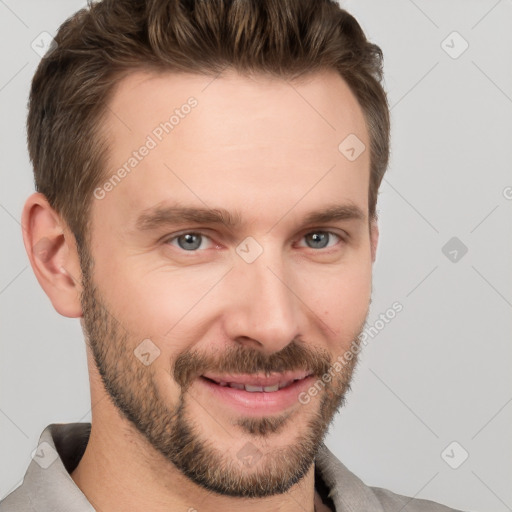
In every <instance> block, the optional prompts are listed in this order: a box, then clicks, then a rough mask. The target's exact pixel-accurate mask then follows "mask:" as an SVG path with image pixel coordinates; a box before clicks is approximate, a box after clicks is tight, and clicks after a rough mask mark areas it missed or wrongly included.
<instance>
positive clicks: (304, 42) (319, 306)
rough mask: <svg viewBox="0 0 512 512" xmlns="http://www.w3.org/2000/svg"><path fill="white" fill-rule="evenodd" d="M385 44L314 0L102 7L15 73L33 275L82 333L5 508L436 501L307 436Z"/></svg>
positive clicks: (319, 410) (350, 352)
mask: <svg viewBox="0 0 512 512" xmlns="http://www.w3.org/2000/svg"><path fill="white" fill-rule="evenodd" d="M381 58H382V54H381V52H380V49H379V48H378V47H377V46H375V45H373V44H371V43H369V42H368V41H367V40H366V38H365V36H364V34H363V32H362V30H361V28H360V27H359V25H358V24H357V22H356V20H355V19H354V18H353V17H351V16H350V15H349V14H348V13H347V12H345V11H343V10H341V9H340V8H339V6H338V5H337V4H336V3H335V2H332V1H329V0H252V1H249V0H247V1H244V2H242V1H240V0H235V1H231V0H224V1H221V0H210V1H205V0H197V1H184V0H182V1H180V0H169V1H165V0H159V1H157V0H147V1H143V0H135V1H134V0H104V1H103V2H99V3H95V4H92V5H90V6H89V8H88V9H84V10H82V11H79V12H78V13H77V14H76V15H75V16H73V17H72V18H70V19H69V20H67V21H66V22H65V23H64V24H63V25H62V26H61V28H60V30H59V32H58V34H57V36H56V45H55V46H54V47H53V48H52V49H51V50H50V51H49V53H48V54H47V56H46V57H45V58H44V59H43V60H42V62H41V64H40V66H39V68H38V70H37V72H36V75H35V77H34V79H33V83H32V89H31V95H30V105H29V115H28V124H27V126H28V145H29V152H30V156H31V160H32V162H33V165H34V173H35V180H36V189H37V192H36V193H35V194H33V195H32V196H30V197H29V199H28V200H27V202H26V204H25V208H24V211H23V218H22V225H23V229H24V231H23V236H24V241H25V246H26V248H27V251H28V255H29V258H30V262H31V264H32V267H33V269H34V272H35V275H36V277H37V279H38V281H39V283H40V284H41V286H42V287H43V289H44V290H45V292H46V294H47V295H48V297H49V298H50V300H51V301H52V304H53V306H54V307H55V309H56V310H57V311H58V312H59V313H60V314H62V315H64V316H67V317H73V318H80V319H81V323H82V327H83V330H84V334H85V337H86V341H87V355H88V367H89V373H90V385H91V402H92V423H91V424H86V423H74V424H52V425H49V426H48V427H47V428H46V429H45V430H44V432H43V433H42V435H41V439H40V443H39V446H38V449H37V450H36V453H35V455H34V460H33V461H32V462H31V464H30V466H29V468H28V471H27V474H26V477H25V480H24V482H23V484H22V485H21V486H20V487H19V488H17V489H16V490H15V491H14V492H13V493H11V494H10V495H9V496H7V497H6V499H5V500H4V501H3V502H2V503H1V504H0V510H2V511H15V510H16V511H24V510H26V511H32V510H40V511H50V510H67V511H71V510H72V511H77V512H81V511H85V510H99V511H104V512H117V511H126V510H145V511H151V512H157V511H164V510H165V511H169V510H188V511H193V510H197V511H201V512H202V511H205V512H206V511H213V510H248V511H259V510H265V511H266V510H279V511H291V510H293V511H297V510H304V511H306V512H312V511H314V510H316V511H318V512H320V511H326V510H333V511H334V510H337V511H340V510H351V511H388V510H389V511H391V510H393V511H398V510H402V509H405V508H406V507H407V508H406V509H407V510H417V511H424V510H429V511H430V510H431V511H448V510H452V509H449V508H447V507H444V506H442V505H438V504H436V503H434V502H431V501H426V500H418V499H412V498H408V497H404V496H400V495H397V494H394V493H392V492H391V491H387V490H384V489H380V488H371V487H367V486H366V485H364V484H363V482H361V480H359V479H358V478H357V477H356V476H355V475H354V474H352V473H351V472H350V471H349V470H348V469H347V468H346V467H345V466H343V465H342V464H341V462H339V461H338V460H337V459H336V458H335V457H334V455H333V454H332V453H331V452H330V451H329V450H328V449H327V447H326V446H325V445H324V444H323V439H324V436H325V433H326V431H327V429H328V426H329V424H330V423H331V421H332V419H333V417H334V415H335V413H336V412H337V411H338V410H339V409H340V407H341V406H342V404H343V403H344V399H345V396H346V393H347V392H348V390H349V389H350V381H351V377H352V374H353V371H354V368H355V366H356V363H357V359H358V353H359V351H360V349H361V338H362V334H363V328H364V325H365V322H366V319H367V315H368V309H369V303H370V298H371V278H372V264H373V262H374V261H375V256H376V250H377V242H378V225H377V218H376V202H377V193H378V188H379V185H380V182H381V180H382V177H383V174H384V172H385V170H386V166H387V161H388V154H389V112H388V107H387V101H386V95H385V92H384V91H383V89H382V86H381V84H380V80H381V77H382V67H381V66H382V60H381Z"/></svg>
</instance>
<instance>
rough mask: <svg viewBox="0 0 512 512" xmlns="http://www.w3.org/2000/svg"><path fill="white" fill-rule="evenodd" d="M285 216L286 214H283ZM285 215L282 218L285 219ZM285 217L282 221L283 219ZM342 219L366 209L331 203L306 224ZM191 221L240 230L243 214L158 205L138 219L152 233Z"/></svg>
mask: <svg viewBox="0 0 512 512" xmlns="http://www.w3.org/2000/svg"><path fill="white" fill-rule="evenodd" d="M284 216H286V214H285V215H284ZM284 216H283V217H284ZM283 217H282V218H283ZM340 220H357V221H364V220H366V215H365V214H364V212H363V210H361V208H359V207H358V206H356V205H354V204H345V205H343V204H330V205H327V206H325V207H323V208H321V209H319V210H314V211H311V212H309V213H307V214H306V215H305V216H304V218H303V219H302V223H303V224H308V225H309V224H322V223H327V222H333V221H340ZM186 222H190V223H193V224H209V225H220V224H224V225H225V226H227V227H228V228H230V229H233V230H234V229H239V228H241V226H242V225H243V224H244V222H243V221H242V216H241V214H240V212H238V211H234V212H230V211H229V210H226V209H224V208H197V207H186V206H174V205H170V206H156V207H153V208H149V209H148V210H145V211H143V212H142V213H141V215H140V216H139V217H138V218H137V220H136V224H135V225H136V227H137V229H138V230H140V231H150V230H154V229H157V228H159V227H161V226H170V225H176V224H181V223H186Z"/></svg>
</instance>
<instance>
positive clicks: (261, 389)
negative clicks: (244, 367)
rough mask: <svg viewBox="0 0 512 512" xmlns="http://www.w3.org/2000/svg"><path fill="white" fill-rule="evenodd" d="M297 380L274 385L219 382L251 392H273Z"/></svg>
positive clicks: (219, 383)
mask: <svg viewBox="0 0 512 512" xmlns="http://www.w3.org/2000/svg"><path fill="white" fill-rule="evenodd" d="M296 380H300V379H295V380H288V381H286V382H281V383H280V384H274V385H273V386H251V385H250V384H239V383H237V382H224V381H221V382H217V384H218V385H219V386H222V387H230V388H235V389H243V390H245V391H248V392H249V393H261V392H265V393H273V392H275V391H279V390H280V389H283V388H286V387H287V386H289V385H290V384H293V383H294V382H295V381H296Z"/></svg>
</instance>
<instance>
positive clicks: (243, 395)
mask: <svg viewBox="0 0 512 512" xmlns="http://www.w3.org/2000/svg"><path fill="white" fill-rule="evenodd" d="M313 380H314V376H313V374H312V373H311V372H306V371H300V372H283V373H280V374H275V375H270V376H265V375H249V374H245V375H240V374H239V375H220V374H219V375H217V374H210V373H209V374H205V375H202V376H201V377H200V378H199V379H198V382H199V384H200V385H201V386H202V387H203V388H205V391H207V392H209V393H210V395H213V399H214V400H216V401H218V402H220V403H221V404H222V405H224V406H227V407H228V408H229V409H231V410H232V409H235V410H236V411H237V412H242V413H243V414H245V415H249V416H258V415H262V414H272V413H277V412H283V411H284V410H286V409H288V408H290V407H292V406H294V405H296V404H298V403H299V401H298V396H299V394H300V393H301V392H302V391H303V390H304V389H307V387H308V386H310V385H311V383H312V381H313Z"/></svg>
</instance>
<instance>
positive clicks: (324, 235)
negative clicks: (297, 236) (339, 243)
mask: <svg viewBox="0 0 512 512" xmlns="http://www.w3.org/2000/svg"><path fill="white" fill-rule="evenodd" d="M332 236H334V237H336V238H338V239H339V240H343V238H342V237H341V235H338V234H337V233H334V232H332V231H311V232H310V233H307V234H306V235H304V237H303V238H304V239H305V240H307V241H308V244H310V245H308V246H309V247H310V248H311V249H325V248H326V247H329V246H328V243H329V240H332ZM332 245H336V244H331V246H330V247H332Z"/></svg>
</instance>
